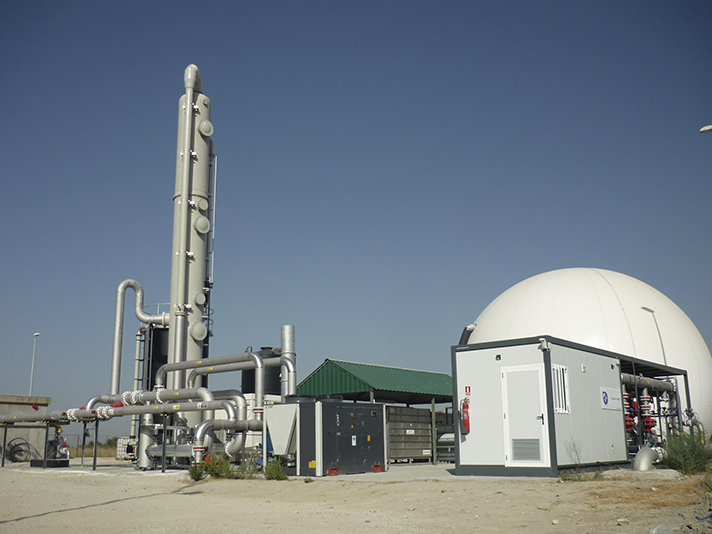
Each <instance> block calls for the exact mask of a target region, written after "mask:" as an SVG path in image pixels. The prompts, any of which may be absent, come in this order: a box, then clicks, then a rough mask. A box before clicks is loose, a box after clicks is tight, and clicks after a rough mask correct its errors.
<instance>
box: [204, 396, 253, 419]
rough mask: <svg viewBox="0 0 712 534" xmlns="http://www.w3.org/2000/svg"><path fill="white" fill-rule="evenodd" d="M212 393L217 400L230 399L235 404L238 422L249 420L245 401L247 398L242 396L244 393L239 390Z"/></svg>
mask: <svg viewBox="0 0 712 534" xmlns="http://www.w3.org/2000/svg"><path fill="white" fill-rule="evenodd" d="M212 393H213V396H214V397H215V400H226V399H229V400H231V401H232V402H234V403H235V407H236V408H237V420H238V421H243V420H245V419H247V401H246V400H245V396H244V395H243V394H242V391H238V390H237V389H220V390H217V391H213V392H212Z"/></svg>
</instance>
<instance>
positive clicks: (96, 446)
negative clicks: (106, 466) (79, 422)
mask: <svg viewBox="0 0 712 534" xmlns="http://www.w3.org/2000/svg"><path fill="white" fill-rule="evenodd" d="M98 452H99V420H98V419H97V420H96V423H95V424H94V463H93V464H92V468H91V469H92V471H96V457H97V454H98Z"/></svg>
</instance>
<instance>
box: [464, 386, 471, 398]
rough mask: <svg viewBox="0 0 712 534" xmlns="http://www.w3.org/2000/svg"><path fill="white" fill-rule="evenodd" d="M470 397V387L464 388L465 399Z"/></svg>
mask: <svg viewBox="0 0 712 534" xmlns="http://www.w3.org/2000/svg"><path fill="white" fill-rule="evenodd" d="M469 396H470V386H465V397H469Z"/></svg>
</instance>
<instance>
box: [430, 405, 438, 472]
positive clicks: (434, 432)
mask: <svg viewBox="0 0 712 534" xmlns="http://www.w3.org/2000/svg"><path fill="white" fill-rule="evenodd" d="M430 425H431V432H432V438H433V465H438V433H437V427H436V425H435V397H433V400H432V402H431V403H430Z"/></svg>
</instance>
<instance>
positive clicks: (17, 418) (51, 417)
mask: <svg viewBox="0 0 712 534" xmlns="http://www.w3.org/2000/svg"><path fill="white" fill-rule="evenodd" d="M66 420H67V412H58V411H57V412H45V413H23V414H17V415H0V424H12V423H32V422H37V421H42V422H49V421H66Z"/></svg>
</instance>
